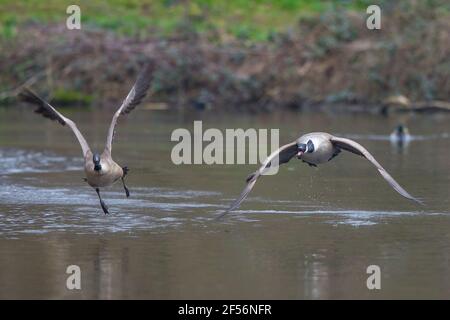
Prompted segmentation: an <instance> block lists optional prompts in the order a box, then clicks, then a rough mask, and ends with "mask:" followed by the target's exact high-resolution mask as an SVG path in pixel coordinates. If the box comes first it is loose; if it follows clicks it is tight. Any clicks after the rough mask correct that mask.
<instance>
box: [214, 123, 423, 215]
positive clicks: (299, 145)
mask: <svg viewBox="0 0 450 320" xmlns="http://www.w3.org/2000/svg"><path fill="white" fill-rule="evenodd" d="M342 150H345V151H349V152H351V153H354V154H356V155H359V156H362V157H364V158H366V159H367V160H369V161H370V162H371V163H372V164H373V165H374V166H375V167H376V168H377V170H378V172H379V173H380V174H381V176H382V177H383V178H384V179H385V180H386V181H387V182H388V183H389V184H390V186H391V187H392V188H394V190H395V191H397V192H398V193H399V194H400V195H402V196H403V197H405V198H407V199H409V200H413V201H416V202H418V203H422V202H421V201H420V200H419V199H417V198H415V197H413V196H412V195H410V194H409V193H408V192H407V191H406V190H405V189H403V188H402V187H401V186H400V185H399V184H398V182H397V181H395V180H394V178H392V176H391V175H390V174H389V173H388V172H387V171H386V170H385V169H384V168H383V167H382V166H381V165H380V164H379V163H378V161H377V160H375V158H374V157H373V156H372V155H371V154H370V153H369V151H367V150H366V149H365V148H364V147H363V146H362V145H360V144H359V143H357V142H355V141H353V140H350V139H346V138H339V137H335V136H333V135H331V134H329V133H326V132H312V133H308V134H305V135H303V136H301V137H300V138H298V139H297V140H296V141H294V142H291V143H289V144H286V145H284V146H282V147H281V148H279V149H278V150H276V151H274V152H273V153H272V154H271V155H270V156H269V157H268V158H267V159H266V160H265V161H264V163H263V164H262V166H261V167H260V168H259V169H258V170H257V171H256V172H254V173H252V174H250V175H249V176H248V177H247V185H246V186H245V188H244V190H243V191H242V193H241V195H240V196H239V197H238V198H237V199H236V200H235V201H234V202H233V203H232V204H231V205H230V207H229V208H228V209H227V210H225V211H224V212H223V213H221V214H220V215H219V216H218V218H221V217H223V216H224V215H226V214H228V213H229V212H230V211H233V210H235V209H236V208H238V207H239V205H240V204H241V203H242V201H244V200H245V198H246V197H247V195H248V194H249V193H250V191H251V190H252V189H253V187H254V186H255V183H256V180H257V179H258V178H259V177H260V176H261V175H263V174H264V173H265V172H266V171H267V170H268V169H269V168H270V167H272V166H277V165H280V164H283V163H286V162H288V161H289V160H291V159H292V158H293V157H297V158H298V159H299V160H302V161H303V162H306V163H307V164H309V165H310V166H314V167H315V166H317V165H318V164H322V163H325V162H328V161H330V160H331V159H333V158H334V157H336V156H337V155H338V154H339V153H340V152H341V151H342Z"/></svg>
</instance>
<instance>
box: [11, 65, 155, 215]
mask: <svg viewBox="0 0 450 320" xmlns="http://www.w3.org/2000/svg"><path fill="white" fill-rule="evenodd" d="M151 77H152V67H151V64H148V65H147V66H145V67H144V68H143V70H142V71H141V72H140V74H139V76H138V78H137V80H136V82H135V84H134V86H133V87H132V88H131V90H130V92H129V93H128V95H127V97H126V98H125V100H124V101H123V102H122V105H121V106H120V107H119V109H118V110H117V111H116V113H115V114H114V116H113V118H112V121H111V125H110V127H109V131H108V136H107V139H106V146H105V149H104V150H103V152H102V153H101V154H99V153H95V152H92V151H91V149H90V148H89V145H88V143H87V142H86V139H85V138H84V137H83V135H82V134H81V132H80V131H79V130H78V128H77V126H76V125H75V123H74V122H73V121H72V120H70V119H69V118H66V117H65V116H63V115H62V114H61V113H60V112H58V111H57V110H56V109H55V108H54V107H52V106H51V105H50V104H49V103H48V102H47V101H45V100H44V99H42V98H40V97H39V96H38V95H37V94H35V93H34V92H33V91H31V90H30V89H28V88H23V89H22V90H21V92H20V93H19V98H20V99H21V100H23V101H25V102H28V103H31V104H34V105H37V109H36V110H35V112H36V113H39V114H41V115H42V116H44V117H45V118H49V119H51V120H55V121H58V122H59V123H60V124H61V125H63V126H65V125H66V124H67V125H68V126H69V127H70V129H72V131H73V133H74V134H75V136H76V138H77V139H78V142H79V143H80V145H81V149H82V152H83V157H84V172H85V174H86V178H85V181H86V182H87V183H88V184H89V185H90V186H91V187H93V188H94V189H95V191H96V192H97V195H98V198H99V200H100V205H101V206H102V209H103V212H104V213H105V214H107V213H109V212H108V207H107V206H106V204H105V202H104V201H103V200H102V197H101V196H100V188H103V187H108V186H110V185H112V184H113V183H115V182H116V181H118V180H119V179H120V180H122V184H123V188H124V190H125V194H126V196H127V197H129V196H130V192H129V190H128V188H127V186H126V185H125V180H124V179H125V176H126V175H127V173H128V168H127V167H121V166H119V165H118V164H117V163H116V162H115V161H114V160H113V159H112V156H111V151H112V143H113V139H114V133H115V127H116V124H117V120H118V119H119V117H120V116H122V115H126V114H128V113H130V112H131V111H132V110H133V109H134V108H135V107H136V106H137V105H138V104H139V103H140V102H141V101H142V99H143V98H144V97H145V95H146V93H147V91H148V89H149V87H150V81H151Z"/></svg>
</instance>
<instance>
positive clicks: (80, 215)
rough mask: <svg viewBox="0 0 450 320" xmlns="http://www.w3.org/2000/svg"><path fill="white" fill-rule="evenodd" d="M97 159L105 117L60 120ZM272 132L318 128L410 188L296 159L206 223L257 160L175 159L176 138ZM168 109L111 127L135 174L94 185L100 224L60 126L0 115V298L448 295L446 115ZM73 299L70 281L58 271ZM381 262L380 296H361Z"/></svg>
mask: <svg viewBox="0 0 450 320" xmlns="http://www.w3.org/2000/svg"><path fill="white" fill-rule="evenodd" d="M64 112H65V113H66V114H67V115H68V116H69V117H71V118H72V119H73V120H75V121H76V122H77V123H78V126H79V128H80V129H81V130H82V132H83V133H84V135H85V137H86V138H87V140H88V142H89V143H90V145H91V147H92V148H93V149H97V150H100V149H101V148H102V147H103V145H104V140H105V134H106V131H107V128H108V125H109V120H110V119H109V117H105V116H104V114H102V113H101V112H95V111H94V112H85V111H81V110H76V109H75V110H65V111H64ZM194 120H203V127H204V129H206V128H219V129H225V128H244V129H246V128H268V129H270V128H279V129H280V139H281V141H280V143H287V142H290V141H292V140H294V139H295V138H296V137H297V136H298V135H300V134H301V133H306V132H311V131H327V132H330V133H334V134H339V135H341V136H345V137H349V138H352V139H355V140H357V141H359V142H360V143H362V144H363V145H364V146H366V147H367V149H369V150H370V151H371V152H372V153H373V154H374V155H375V157H376V158H377V159H378V160H379V162H380V163H381V164H382V165H384V167H385V168H386V169H387V170H388V171H389V172H390V173H391V174H392V175H393V176H394V177H395V178H396V179H397V180H398V181H399V182H400V183H401V184H402V185H403V186H404V187H405V189H407V190H408V191H409V192H410V193H411V194H413V195H415V196H417V197H419V198H422V199H423V200H424V201H425V203H426V205H425V206H423V207H422V206H418V205H416V204H414V203H412V202H410V201H408V200H405V199H403V198H401V197H400V196H399V195H398V194H396V193H395V192H394V191H393V190H392V189H390V187H389V186H388V184H387V183H386V182H385V181H384V180H383V179H382V178H381V177H380V176H379V175H378V173H377V171H376V170H375V169H374V168H373V167H372V166H371V164H370V163H369V162H368V161H365V160H364V159H362V158H359V157H357V156H355V155H353V154H349V153H345V152H343V153H341V155H339V156H338V157H337V158H336V159H334V160H333V161H332V162H330V163H327V164H325V165H322V166H319V167H318V168H311V167H308V166H307V165H305V164H302V163H301V162H300V161H297V160H291V162H289V163H288V164H286V165H284V166H283V168H282V169H281V170H280V172H279V173H278V174H277V175H275V176H269V177H263V178H262V179H260V181H258V184H257V185H256V187H255V189H254V190H253V192H252V193H251V194H250V196H249V198H248V199H247V201H246V202H244V203H243V205H242V206H241V208H240V209H239V210H237V211H236V212H235V214H233V215H230V216H229V217H228V218H226V219H224V220H222V221H215V220H214V219H213V218H214V217H215V216H216V215H217V212H218V211H219V210H222V209H224V208H225V207H226V206H227V205H228V204H229V203H230V202H231V201H232V200H233V199H234V198H235V197H237V196H238V195H239V193H240V191H241V189H242V188H243V186H244V179H245V177H246V176H247V175H248V174H249V173H250V172H252V171H254V170H255V169H256V167H257V166H255V165H211V166H207V165H179V166H176V165H174V164H172V162H171V159H170V152H171V149H172V147H173V146H174V145H175V143H174V142H171V141H170V135H171V133H172V131H173V130H174V129H176V128H187V129H192V127H193V121H194ZM398 121H399V119H397V118H396V116H395V115H394V116H390V117H389V118H384V117H379V116H371V115H328V114H320V115H319V114H310V113H304V114H284V115H282V114H273V115H259V116H253V117H251V116H245V115H244V116H242V115H239V116H236V115H222V116H217V115H215V116H214V117H213V116H212V115H210V116H207V115H201V114H189V115H186V114H172V113H170V112H156V111H146V110H139V109H137V110H136V111H135V112H134V113H132V114H130V116H129V117H128V118H127V119H123V120H121V121H120V123H119V126H118V128H117V135H116V141H115V144H114V147H113V155H114V157H115V159H116V161H117V162H118V163H120V164H121V165H127V166H128V167H130V169H131V171H130V174H129V176H128V177H127V179H128V185H129V188H130V191H131V198H130V199H126V197H125V193H124V191H123V189H122V187H121V185H120V184H117V185H115V186H113V187H112V188H110V189H107V190H105V191H103V197H104V200H105V201H106V203H107V204H108V205H109V207H110V212H111V214H110V215H104V214H103V213H102V211H101V208H100V206H99V204H98V200H97V196H96V194H95V191H94V190H92V189H91V188H90V187H89V186H88V185H87V184H86V183H85V182H84V181H83V180H82V178H83V172H82V159H81V148H80V147H79V146H78V144H77V143H76V142H75V139H74V137H73V135H72V133H71V132H70V130H69V129H68V128H64V127H61V126H59V125H58V124H57V123H53V122H50V121H48V120H46V119H41V118H40V117H38V116H36V115H34V114H33V113H32V112H29V110H21V109H15V108H9V109H6V110H1V111H0V298H74V299H78V298H155V299H165V298H187V299H207V298H209V299H211V298H212V299H214V298H244V299H249V298H256V299H258V298H269V299H272V298H275V299H278V298H287V299H325V298H449V297H450V268H449V258H450V201H449V195H450V192H449V186H450V168H449V159H450V138H449V134H450V127H449V126H448V123H449V121H450V117H449V116H448V115H431V116H428V115H425V116H424V115H421V116H417V117H411V118H409V119H408V121H407V123H408V126H409V128H410V131H411V134H412V135H413V137H412V139H411V141H410V143H409V144H408V145H406V146H405V147H403V148H398V147H397V146H396V145H395V144H391V143H390V142H389V134H390V132H391V131H392V130H393V128H394V127H395V126H396V125H397V122H398ZM72 264H76V265H79V266H80V268H81V270H82V290H80V291H69V290H67V289H66V287H65V283H66V277H67V274H66V273H65V271H66V268H67V266H68V265H72ZM373 264H375V265H378V266H380V268H381V272H382V289H381V290H375V291H370V290H368V289H367V287H366V279H367V277H368V275H367V274H366V268H367V266H369V265H373Z"/></svg>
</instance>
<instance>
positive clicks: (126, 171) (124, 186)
mask: <svg viewBox="0 0 450 320" xmlns="http://www.w3.org/2000/svg"><path fill="white" fill-rule="evenodd" d="M122 170H123V176H122V184H123V188H124V189H125V194H126V196H127V198H129V197H130V190H128V188H127V186H126V185H125V176H126V175H127V174H128V171H130V169H128V167H123V168H122Z"/></svg>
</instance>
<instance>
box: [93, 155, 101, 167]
mask: <svg viewBox="0 0 450 320" xmlns="http://www.w3.org/2000/svg"><path fill="white" fill-rule="evenodd" d="M92 161H93V162H94V170H95V171H100V170H102V166H101V164H100V155H99V154H98V153H94V156H93V157H92Z"/></svg>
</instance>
